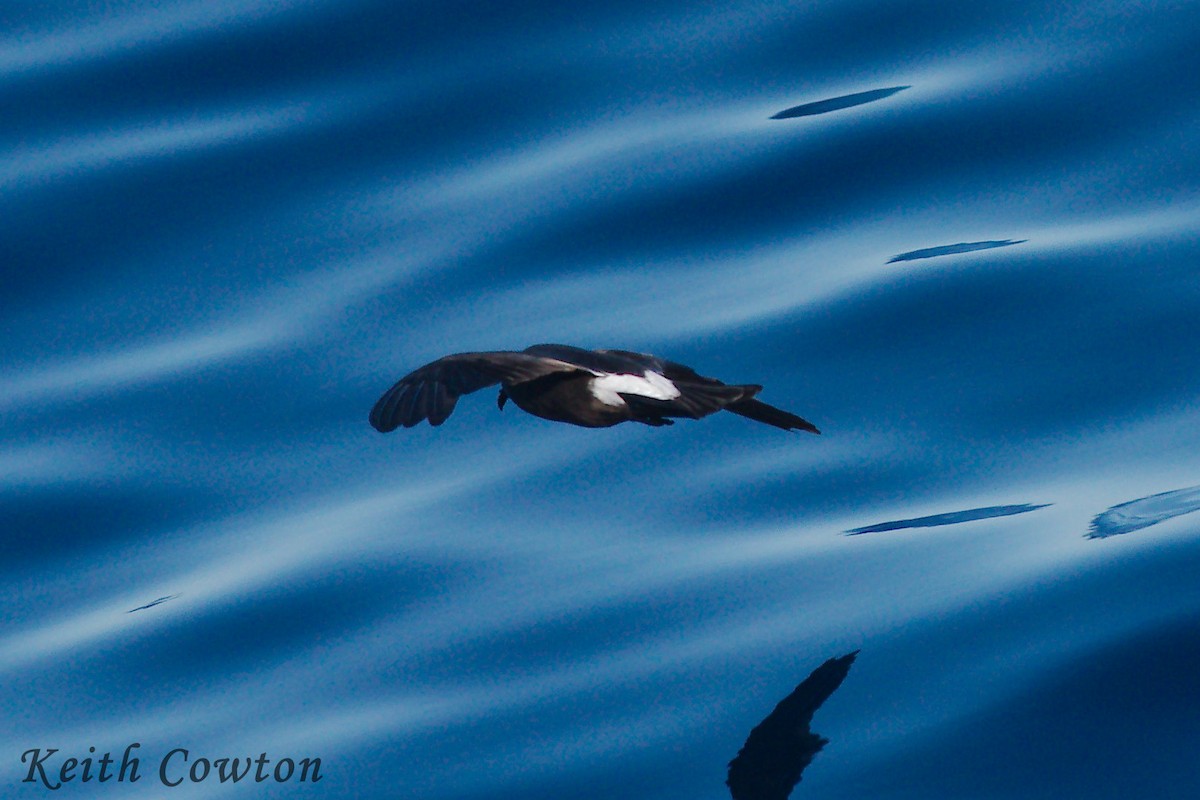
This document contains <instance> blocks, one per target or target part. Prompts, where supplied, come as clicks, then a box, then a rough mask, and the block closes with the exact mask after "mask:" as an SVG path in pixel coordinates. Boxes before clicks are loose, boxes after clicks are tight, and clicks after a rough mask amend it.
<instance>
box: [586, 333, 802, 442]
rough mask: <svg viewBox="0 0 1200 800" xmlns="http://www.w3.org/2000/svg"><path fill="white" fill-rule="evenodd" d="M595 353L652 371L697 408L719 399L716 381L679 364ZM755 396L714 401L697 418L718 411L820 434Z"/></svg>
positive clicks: (632, 355)
mask: <svg viewBox="0 0 1200 800" xmlns="http://www.w3.org/2000/svg"><path fill="white" fill-rule="evenodd" d="M599 352H601V353H605V354H607V355H612V356H615V357H618V358H623V359H626V360H628V361H632V362H634V363H636V364H639V365H641V366H642V367H644V368H646V369H652V370H654V371H655V372H657V373H659V374H660V375H662V376H663V377H664V378H667V379H668V380H670V381H671V382H672V383H674V384H675V385H676V386H677V387H679V390H680V392H682V393H683V394H684V396H685V397H694V398H697V400H698V402H697V405H698V406H701V407H705V406H709V405H710V403H711V402H713V399H716V398H723V394H722V392H721V391H720V390H719V389H717V387H723V386H725V384H724V383H722V382H721V381H719V380H717V379H716V378H707V377H705V376H703V375H700V374H699V373H697V372H696V371H695V370H694V369H692V368H691V367H688V366H684V365H683V364H678V363H676V362H674V361H668V360H667V359H665V358H659V357H658V356H652V355H650V354H649V353H634V352H631V351H629V350H600V351H599ZM747 388H750V387H747ZM754 388H755V389H761V388H762V387H760V386H757V387H754ZM714 390H715V391H714ZM755 394H757V391H754V392H747V393H746V395H744V396H743V397H742V398H741V399H737V398H730V399H731V400H732V402H730V401H729V400H730V399H726V400H725V402H720V399H717V400H716V402H719V403H720V404H719V406H712V407H711V408H709V409H707V410H705V411H703V412H702V413H701V414H699V416H703V414H706V413H712V412H713V411H715V410H716V409H717V408H718V407H719V408H723V409H725V410H726V411H732V412H733V413H734V414H737V415H738V416H742V417H746V418H747V419H752V420H754V421H755V422H762V423H765V424H767V425H774V426H775V427H776V428H782V429H783V430H785V431H794V430H800V431H808V432H809V433H820V431H819V430H817V426H816V425H813V424H812V423H811V422H809V421H808V420H806V419H804V418H803V417H799V416H796V415H795V414H793V413H791V412H790V411H784V410H783V409H781V408H776V407H775V406H773V405H770V404H768V403H764V402H763V401H761V400H757V399H755V397H754V395H755ZM710 398H713V399H710Z"/></svg>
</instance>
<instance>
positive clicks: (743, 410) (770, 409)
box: [725, 397, 820, 433]
mask: <svg viewBox="0 0 1200 800" xmlns="http://www.w3.org/2000/svg"><path fill="white" fill-rule="evenodd" d="M725 410H726V411H732V412H733V413H735V414H738V415H740V416H743V417H746V418H748V419H752V420H754V421H756V422H765V423H766V424H768V425H774V426H775V427H776V428H782V429H783V430H785V431H795V430H800V431H808V432H809V433H820V431H819V430H817V426H816V425H813V424H812V423H811V422H809V421H808V420H806V419H804V418H802V417H798V416H796V415H795V414H792V413H789V412H787V411H784V410H783V409H781V408H776V407H775V406H772V405H767V404H766V403H764V402H763V401H761V400H755V399H754V398H753V397H748V398H746V399H745V400H738V401H737V402H736V403H730V404H729V405H727V406H725Z"/></svg>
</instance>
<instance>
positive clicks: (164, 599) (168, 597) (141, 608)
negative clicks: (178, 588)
mask: <svg viewBox="0 0 1200 800" xmlns="http://www.w3.org/2000/svg"><path fill="white" fill-rule="evenodd" d="M176 597H179V595H177V594H169V595H166V596H164V597H160V598H158V599H157V600H151V601H150V602H149V603H146V605H144V606H138V607H137V608H131V609H129V610H128V611H126V612H125V613H126V614H132V613H133V612H135V611H145V610H146V609H147V608H154V607H155V606H156V605H158V604H159V603H165V602H167V601H168V600H174V599H175V598H176Z"/></svg>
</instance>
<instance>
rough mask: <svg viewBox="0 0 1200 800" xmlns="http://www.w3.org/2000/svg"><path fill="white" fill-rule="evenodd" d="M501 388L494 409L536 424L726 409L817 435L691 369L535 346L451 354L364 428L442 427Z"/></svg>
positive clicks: (660, 417) (746, 389) (748, 393)
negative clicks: (464, 406) (510, 406)
mask: <svg viewBox="0 0 1200 800" xmlns="http://www.w3.org/2000/svg"><path fill="white" fill-rule="evenodd" d="M496 384H500V387H501V388H500V396H499V398H498V404H499V406H500V408H504V404H505V402H506V401H507V400H509V399H511V400H512V401H513V403H514V404H516V406H517V407H518V408H520V409H522V410H524V411H527V412H529V413H530V414H533V415H534V416H537V417H542V418H543V419H548V420H553V421H555V422H568V423H570V424H572V425H580V426H582V427H585V428H607V427H611V426H613V425H617V424H619V423H622V422H640V423H642V424H645V425H653V426H660V425H670V424H672V418H675V417H687V418H691V419H699V418H700V417H704V416H707V415H708V414H712V413H714V412H716V411H720V410H722V409H725V410H727V411H732V412H734V413H735V414H739V415H741V416H744V417H748V418H750V419H753V420H757V421H759V422H763V423H766V424H768V425H774V426H775V427H777V428H782V429H784V430H805V431H811V432H812V433H819V431H818V430H817V429H816V427H814V426H813V425H812V423H810V422H808V421H807V420H804V419H801V418H800V417H798V416H796V415H795V414H791V413H788V412H787V411H783V410H781V409H778V408H775V407H774V406H770V405H767V404H766V403H763V402H761V401H759V400H756V399H754V396H755V395H756V394H758V392H759V391H761V390H762V387H761V386H758V385H756V384H744V385H728V384H725V383H722V382H721V381H718V380H715V379H713V378H706V377H704V376H702V375H698V374H696V372H695V371H694V370H692V369H691V368H690V367H685V366H683V365H682V364H676V363H675V362H673V361H667V360H665V359H661V358H658V357H657V356H651V355H647V354H644V353H633V352H629V351H626V350H584V349H582V348H578V347H571V346H570V345H562V344H538V345H534V346H533V347H529V348H526V349H525V350H523V351H520V352H516V351H507V350H504V351H493V352H483V353H457V354H454V355H449V356H445V357H444V358H440V359H438V360H437V361H434V362H432V363H430V364H426V365H425V366H423V367H421V368H420V369H418V370H415V371H414V372H412V373H410V374H408V375H406V376H405V377H403V378H401V379H400V380H399V381H398V382H397V383H396V384H395V385H394V386H393V387H392V388H391V389H389V390H388V391H387V392H386V393H385V394H384V395H383V397H381V398H380V399H379V402H377V403H376V404H375V407H374V408H373V409H372V410H371V425H372V426H373V427H374V428H375V429H376V430H378V431H380V432H382V433H386V432H387V431H391V430H394V429H396V428H398V427H400V426H401V425H403V426H404V427H406V428H410V427H412V426H413V425H416V424H418V423H419V422H421V420H425V419H427V420H429V424H431V425H441V424H442V423H443V422H445V420H446V418H447V417H449V416H450V413H451V412H452V411H453V410H454V405H455V403H456V402H457V401H458V398H459V397H460V396H461V395H464V394H469V393H470V392H474V391H477V390H479V389H482V388H484V387H486V386H494V385H496Z"/></svg>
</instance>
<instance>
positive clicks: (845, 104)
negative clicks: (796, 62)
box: [771, 86, 911, 119]
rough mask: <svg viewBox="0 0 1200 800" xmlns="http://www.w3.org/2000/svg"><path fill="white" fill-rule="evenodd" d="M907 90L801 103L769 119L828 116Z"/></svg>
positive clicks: (860, 93) (891, 88) (848, 95)
mask: <svg viewBox="0 0 1200 800" xmlns="http://www.w3.org/2000/svg"><path fill="white" fill-rule="evenodd" d="M908 88H911V87H908V86H889V87H888V88H886V89H872V90H870V91H868V92H855V93H854V94H844V95H842V96H840V97H831V98H829V99H828V100H817V101H815V102H812V103H801V104H800V105H798V106H792V107H791V108H785V109H784V110H783V111H780V112H779V113H777V114H772V115H771V119H792V118H794V117H811V116H813V115H814V114H828V113H829V112H830V111H841V110H842V109H843V108H854V106H861V105H863V104H864V103H873V102H875V101H876V100H882V99H883V98H885V97H891V96H892V95H894V94H895V93H896V92H902V91H904V90H905V89H908Z"/></svg>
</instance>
